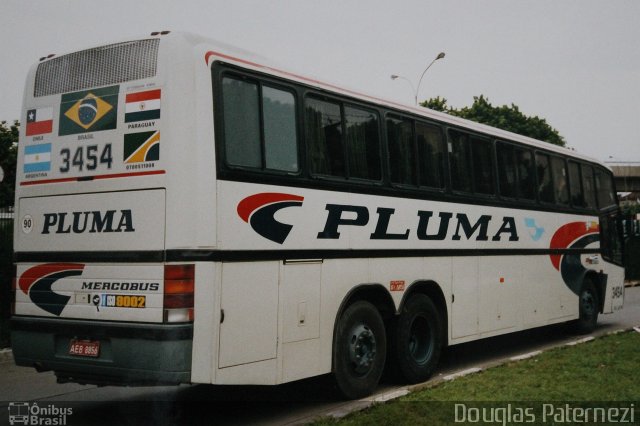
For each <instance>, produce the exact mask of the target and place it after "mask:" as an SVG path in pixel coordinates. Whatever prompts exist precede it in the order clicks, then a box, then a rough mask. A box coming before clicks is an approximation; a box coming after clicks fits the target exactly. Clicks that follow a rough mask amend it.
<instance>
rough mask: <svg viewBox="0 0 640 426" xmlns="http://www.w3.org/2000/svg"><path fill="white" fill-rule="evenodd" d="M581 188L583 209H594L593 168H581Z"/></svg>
mask: <svg viewBox="0 0 640 426" xmlns="http://www.w3.org/2000/svg"><path fill="white" fill-rule="evenodd" d="M582 188H583V189H584V202H585V207H588V208H591V209H593V208H595V207H596V190H595V187H594V183H593V167H591V166H587V165H583V166H582Z"/></svg>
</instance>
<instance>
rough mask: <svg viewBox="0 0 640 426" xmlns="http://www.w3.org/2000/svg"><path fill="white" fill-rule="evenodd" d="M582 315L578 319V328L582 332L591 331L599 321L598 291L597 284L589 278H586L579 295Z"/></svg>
mask: <svg viewBox="0 0 640 426" xmlns="http://www.w3.org/2000/svg"><path fill="white" fill-rule="evenodd" d="M578 303H579V311H580V316H579V318H578V320H577V321H576V329H577V331H578V332H580V333H591V332H592V331H593V330H595V328H596V323H597V322H598V311H599V306H600V305H599V303H598V293H597V291H596V286H595V284H593V281H591V280H590V279H589V278H586V279H585V281H584V283H583V285H582V288H581V289H580V295H579V302H578Z"/></svg>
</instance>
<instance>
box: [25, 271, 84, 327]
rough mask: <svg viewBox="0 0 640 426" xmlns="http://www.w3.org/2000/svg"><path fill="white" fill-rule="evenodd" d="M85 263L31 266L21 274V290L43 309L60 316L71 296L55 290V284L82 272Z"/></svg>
mask: <svg viewBox="0 0 640 426" xmlns="http://www.w3.org/2000/svg"><path fill="white" fill-rule="evenodd" d="M83 270H84V265H83V264H79V263H48V264H45V265H38V266H34V267H33V268H29V269H27V270H26V271H24V273H23V274H22V275H21V276H20V279H19V283H18V285H19V287H20V290H22V292H23V293H24V294H26V295H28V296H29V299H31V301H32V302H33V303H35V304H36V305H37V306H38V307H40V308H41V309H43V310H45V311H47V312H49V313H50V314H53V315H56V316H60V314H61V313H62V310H63V309H64V308H65V306H67V303H68V302H69V299H71V297H70V296H67V295H64V294H60V293H56V292H54V291H53V289H52V286H53V284H54V283H55V282H56V281H58V280H60V279H62V278H67V277H73V276H78V275H81V274H82V271H83Z"/></svg>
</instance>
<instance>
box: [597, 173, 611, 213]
mask: <svg viewBox="0 0 640 426" xmlns="http://www.w3.org/2000/svg"><path fill="white" fill-rule="evenodd" d="M596 193H597V196H598V207H599V208H600V210H602V209H605V208H607V207H610V206H614V205H615V204H616V194H615V192H614V190H613V179H612V178H611V174H610V173H606V172H604V171H602V170H596Z"/></svg>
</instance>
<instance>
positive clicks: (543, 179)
mask: <svg viewBox="0 0 640 426" xmlns="http://www.w3.org/2000/svg"><path fill="white" fill-rule="evenodd" d="M536 174H537V175H538V197H540V201H542V202H544V203H553V200H554V198H553V181H552V180H551V167H549V156H548V155H546V154H536Z"/></svg>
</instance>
